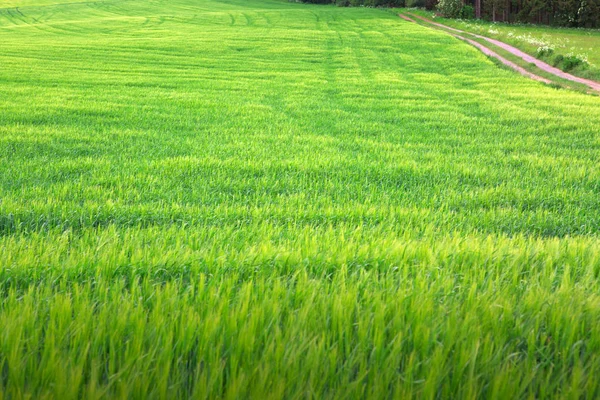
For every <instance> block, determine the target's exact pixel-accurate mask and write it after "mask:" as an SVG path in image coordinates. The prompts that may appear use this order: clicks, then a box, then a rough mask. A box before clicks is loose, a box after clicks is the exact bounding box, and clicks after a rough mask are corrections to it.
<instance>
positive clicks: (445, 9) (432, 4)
mask: <svg viewBox="0 0 600 400" xmlns="http://www.w3.org/2000/svg"><path fill="white" fill-rule="evenodd" d="M304 1H305V2H307V3H319V4H332V3H333V4H336V5H338V6H341V7H346V6H354V7H357V6H365V7H422V8H426V9H429V10H437V11H438V12H439V13H440V14H442V15H444V16H445V17H449V18H465V19H468V18H475V17H476V16H477V17H480V18H483V19H486V20H490V21H501V22H515V23H533V24H546V25H554V26H564V27H574V28H598V27H600V0H304Z"/></svg>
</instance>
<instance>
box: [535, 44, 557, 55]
mask: <svg viewBox="0 0 600 400" xmlns="http://www.w3.org/2000/svg"><path fill="white" fill-rule="evenodd" d="M553 53H554V49H553V48H552V47H550V46H540V47H538V48H537V51H536V54H535V56H536V57H537V58H544V57H548V56H551V55H552V54H553Z"/></svg>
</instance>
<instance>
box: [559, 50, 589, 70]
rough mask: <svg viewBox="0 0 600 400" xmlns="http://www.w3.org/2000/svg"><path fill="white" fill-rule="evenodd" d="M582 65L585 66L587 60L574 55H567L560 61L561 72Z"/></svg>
mask: <svg viewBox="0 0 600 400" xmlns="http://www.w3.org/2000/svg"><path fill="white" fill-rule="evenodd" d="M584 65H587V60H585V59H584V57H581V56H578V55H574V54H567V55H566V56H565V57H564V58H563V60H562V70H563V71H565V72H566V71H571V70H572V69H574V68H577V67H581V66H584Z"/></svg>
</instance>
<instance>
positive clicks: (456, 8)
mask: <svg viewBox="0 0 600 400" xmlns="http://www.w3.org/2000/svg"><path fill="white" fill-rule="evenodd" d="M437 9H438V11H439V12H440V14H442V15H443V16H444V17H446V18H458V17H460V14H461V12H462V9H463V2H462V0H440V1H439V2H438V5H437Z"/></svg>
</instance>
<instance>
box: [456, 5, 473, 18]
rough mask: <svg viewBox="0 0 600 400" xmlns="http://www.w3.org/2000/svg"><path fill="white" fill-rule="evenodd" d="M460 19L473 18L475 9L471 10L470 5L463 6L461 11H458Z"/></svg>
mask: <svg viewBox="0 0 600 400" xmlns="http://www.w3.org/2000/svg"><path fill="white" fill-rule="evenodd" d="M460 17H461V18H462V19H473V18H475V8H473V6H471V5H466V6H463V8H462V10H460Z"/></svg>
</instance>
